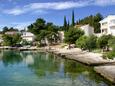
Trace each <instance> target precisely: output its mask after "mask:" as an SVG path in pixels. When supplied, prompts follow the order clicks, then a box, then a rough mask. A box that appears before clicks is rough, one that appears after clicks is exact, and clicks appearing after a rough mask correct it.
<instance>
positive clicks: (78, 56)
mask: <svg viewBox="0 0 115 86" xmlns="http://www.w3.org/2000/svg"><path fill="white" fill-rule="evenodd" d="M51 52H53V53H55V54H57V55H61V56H65V57H66V58H69V59H73V60H77V61H79V62H82V63H85V64H88V65H102V64H115V60H107V59H103V57H102V54H99V53H92V52H86V51H82V50H81V49H79V48H74V49H70V50H67V49H53V51H51Z"/></svg>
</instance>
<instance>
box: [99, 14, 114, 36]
mask: <svg viewBox="0 0 115 86" xmlns="http://www.w3.org/2000/svg"><path fill="white" fill-rule="evenodd" d="M99 23H100V25H101V28H100V29H101V35H104V34H105V35H108V34H111V35H114V36H115V15H109V16H107V17H106V18H104V19H103V20H101V21H100V22H99Z"/></svg>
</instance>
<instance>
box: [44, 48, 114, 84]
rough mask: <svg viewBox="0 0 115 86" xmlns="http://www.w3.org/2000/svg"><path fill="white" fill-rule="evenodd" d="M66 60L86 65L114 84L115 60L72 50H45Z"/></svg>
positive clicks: (76, 49) (97, 54) (77, 49)
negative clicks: (92, 67)
mask: <svg viewBox="0 0 115 86" xmlns="http://www.w3.org/2000/svg"><path fill="white" fill-rule="evenodd" d="M46 51H47V52H49V53H53V54H55V55H58V56H62V57H64V58H67V59H72V60H76V61H78V62H81V63H83V64H86V65H90V66H94V71H96V73H98V74H100V75H101V76H103V77H104V78H106V79H108V80H109V81H111V82H112V83H113V84H115V60H110V59H103V57H102V54H99V53H92V52H87V51H82V50H81V49H79V48H74V49H70V50H67V49H54V48H53V49H50V50H46Z"/></svg>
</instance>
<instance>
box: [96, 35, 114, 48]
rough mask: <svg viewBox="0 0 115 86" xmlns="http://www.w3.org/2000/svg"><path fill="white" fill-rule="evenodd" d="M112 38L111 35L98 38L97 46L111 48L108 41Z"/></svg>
mask: <svg viewBox="0 0 115 86" xmlns="http://www.w3.org/2000/svg"><path fill="white" fill-rule="evenodd" d="M111 38H112V36H111V35H103V36H101V37H99V38H98V40H97V46H98V47H99V48H101V49H103V50H104V49H106V50H109V46H108V41H109V39H111Z"/></svg>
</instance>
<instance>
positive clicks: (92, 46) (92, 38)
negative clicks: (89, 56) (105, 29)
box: [86, 35, 97, 51]
mask: <svg viewBox="0 0 115 86" xmlns="http://www.w3.org/2000/svg"><path fill="white" fill-rule="evenodd" d="M96 41H97V37H96V36H94V35H92V36H90V37H88V39H87V41H86V46H87V49H88V50H89V51H91V50H92V49H95V48H96V47H97V45H96Z"/></svg>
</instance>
